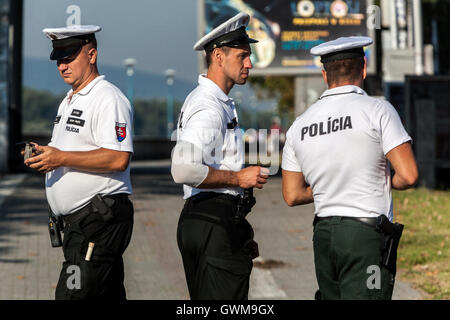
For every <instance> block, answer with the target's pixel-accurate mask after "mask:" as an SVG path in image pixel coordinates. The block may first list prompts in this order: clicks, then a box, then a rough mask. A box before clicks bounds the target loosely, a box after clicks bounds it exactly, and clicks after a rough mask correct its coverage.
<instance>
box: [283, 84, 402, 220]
mask: <svg viewBox="0 0 450 320" xmlns="http://www.w3.org/2000/svg"><path fill="white" fill-rule="evenodd" d="M410 140H411V138H410V137H409V135H408V134H407V132H406V131H405V129H404V127H403V125H402V123H401V121H400V117H399V116H398V113H397V111H396V110H395V109H394V107H393V106H392V105H391V104H390V103H389V102H387V101H382V100H379V99H375V98H372V97H369V96H367V94H366V92H365V91H364V90H362V89H361V88H359V87H356V86H350V85H348V86H342V87H337V88H333V89H330V90H326V91H325V92H324V93H323V94H322V96H321V97H320V99H319V100H318V101H317V102H316V103H314V104H313V105H312V106H311V107H310V108H308V110H307V111H306V112H305V113H303V114H302V115H301V116H299V117H298V118H297V119H296V120H295V122H294V123H293V125H292V126H291V128H290V129H289V130H288V133H287V139H286V144H285V147H284V149H283V161H282V168H283V169H284V170H287V171H295V172H302V173H303V175H304V177H305V181H306V183H308V184H309V185H310V186H311V188H312V192H313V196H314V205H315V214H316V215H317V216H319V217H328V216H347V217H369V218H370V217H377V216H378V215H381V214H384V215H386V216H387V217H388V218H389V219H390V220H391V221H392V219H393V212H392V194H391V180H390V168H389V162H388V161H387V159H386V154H387V153H388V152H389V151H391V150H392V149H393V148H395V147H397V146H399V145H400V144H403V143H405V142H407V141H410Z"/></svg>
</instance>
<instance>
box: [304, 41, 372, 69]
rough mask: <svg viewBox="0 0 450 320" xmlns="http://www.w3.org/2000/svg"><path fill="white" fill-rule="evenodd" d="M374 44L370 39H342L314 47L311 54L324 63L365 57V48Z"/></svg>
mask: <svg viewBox="0 0 450 320" xmlns="http://www.w3.org/2000/svg"><path fill="white" fill-rule="evenodd" d="M372 43H373V40H372V38H370V37H341V38H338V39H336V40H332V41H328V42H324V43H322V44H320V45H318V46H315V47H313V48H312V49H311V54H312V55H314V56H320V57H321V60H320V61H321V62H322V63H325V62H330V61H336V60H343V59H350V58H356V57H364V49H363V48H364V47H366V46H369V45H371V44H372Z"/></svg>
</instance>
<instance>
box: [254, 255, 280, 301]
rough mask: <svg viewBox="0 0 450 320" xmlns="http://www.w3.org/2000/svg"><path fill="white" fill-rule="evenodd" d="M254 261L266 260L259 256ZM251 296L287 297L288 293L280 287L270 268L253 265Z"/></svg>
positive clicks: (265, 297)
mask: <svg viewBox="0 0 450 320" xmlns="http://www.w3.org/2000/svg"><path fill="white" fill-rule="evenodd" d="M253 261H254V262H256V261H259V262H264V260H263V259H262V258H261V257H258V258H256V259H255V260H253ZM249 298H251V299H270V298H287V295H286V293H285V292H284V291H283V290H282V289H281V288H279V287H278V285H277V284H276V282H275V279H274V278H273V275H272V272H271V271H270V270H268V269H260V268H255V267H253V270H252V273H251V274H250V290H249Z"/></svg>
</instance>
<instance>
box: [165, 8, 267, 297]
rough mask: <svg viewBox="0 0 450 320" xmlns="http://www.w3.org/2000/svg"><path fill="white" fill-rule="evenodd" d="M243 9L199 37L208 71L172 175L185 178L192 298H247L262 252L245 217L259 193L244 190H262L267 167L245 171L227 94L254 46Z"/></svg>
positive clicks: (181, 123) (184, 121)
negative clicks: (259, 251)
mask: <svg viewBox="0 0 450 320" xmlns="http://www.w3.org/2000/svg"><path fill="white" fill-rule="evenodd" d="M249 19H250V17H249V15H247V14H244V13H239V14H238V15H236V16H234V17H232V18H231V19H229V20H227V21H226V22H224V23H223V24H221V25H220V26H218V27H217V28H215V29H213V30H212V31H211V32H210V33H208V34H207V35H205V36H204V37H203V38H202V39H200V40H199V41H198V42H197V43H196V44H195V46H194V49H195V50H199V51H200V50H205V52H206V61H207V65H208V72H207V74H206V75H204V74H202V75H200V76H199V78H198V82H199V84H198V87H197V88H196V89H195V90H193V91H192V92H191V93H190V94H189V96H188V97H187V98H186V101H185V102H184V105H183V107H182V109H181V112H180V116H179V120H178V127H177V140H178V142H177V144H176V146H175V148H174V150H173V154H172V176H173V179H174V181H175V182H176V183H183V184H184V186H183V188H184V199H186V202H185V206H184V208H183V210H182V212H181V215H180V219H179V223H178V232H177V240H178V246H179V249H180V252H181V256H182V259H183V265H184V270H185V274H186V279H187V285H188V289H189V293H190V297H191V299H227V300H229V299H239V300H242V299H247V298H248V290H249V277H250V272H251V269H252V266H253V264H252V259H253V258H254V257H256V256H257V246H256V243H255V242H254V241H253V230H252V227H251V226H250V224H249V223H248V221H247V220H246V219H245V215H246V214H247V213H248V212H249V211H250V209H251V206H252V205H253V204H254V202H252V201H253V200H254V198H253V197H252V196H248V197H247V196H245V197H243V195H244V194H245V192H244V189H248V188H253V187H256V188H259V189H261V188H263V185H264V184H265V183H266V181H267V178H268V173H269V171H268V170H267V169H264V168H260V167H257V166H254V167H248V168H245V169H243V165H244V150H243V142H242V141H243V140H242V137H241V136H240V135H239V134H240V129H239V125H238V117H237V113H236V108H235V104H234V101H233V100H232V99H230V98H229V97H228V96H227V95H228V94H229V92H230V90H231V88H232V87H233V86H234V85H235V84H245V82H246V80H247V78H248V75H249V70H250V69H251V68H252V63H251V61H250V54H251V49H250V45H249V43H252V42H257V41H256V40H253V39H251V38H249V37H248V35H247V33H246V31H245V28H246V26H247V24H248V22H249Z"/></svg>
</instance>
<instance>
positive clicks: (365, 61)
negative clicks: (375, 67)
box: [363, 57, 367, 80]
mask: <svg viewBox="0 0 450 320" xmlns="http://www.w3.org/2000/svg"><path fill="white" fill-rule="evenodd" d="M366 77H367V59H366V57H364V67H363V79H364V80H366Z"/></svg>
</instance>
